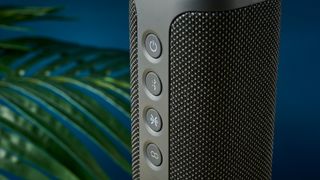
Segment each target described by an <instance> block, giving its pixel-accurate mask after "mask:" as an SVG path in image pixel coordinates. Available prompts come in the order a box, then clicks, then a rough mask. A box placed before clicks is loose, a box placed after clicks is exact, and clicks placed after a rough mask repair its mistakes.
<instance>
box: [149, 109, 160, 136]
mask: <svg viewBox="0 0 320 180" xmlns="http://www.w3.org/2000/svg"><path fill="white" fill-rule="evenodd" d="M146 122H147V124H148V126H149V127H150V128H151V129H152V130H153V131H155V132H159V131H160V130H161V128H162V119H161V116H160V115H159V113H158V112H157V111H156V110H155V109H148V111H147V114H146Z"/></svg>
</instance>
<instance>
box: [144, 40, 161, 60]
mask: <svg viewBox="0 0 320 180" xmlns="http://www.w3.org/2000/svg"><path fill="white" fill-rule="evenodd" d="M145 47H146V50H147V52H148V54H149V55H150V56H151V57H153V58H159V57H160V55H161V51H162V47H161V42H160V40H159V38H158V37H157V36H156V35H155V34H149V35H148V36H147V37H146V39H145Z"/></svg>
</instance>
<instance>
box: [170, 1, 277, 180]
mask: <svg viewBox="0 0 320 180" xmlns="http://www.w3.org/2000/svg"><path fill="white" fill-rule="evenodd" d="M279 18H280V2H279V1H278V0H267V1H264V2H262V3H259V4H255V5H252V6H249V7H246V8H241V9H236V10H230V11H223V12H214V13H213V12H210V13H208V12H188V13H185V14H182V15H180V16H179V17H178V18H177V19H176V20H175V21H174V22H173V24H172V25H171V30H170V36H171V37H170V67H169V70H170V75H169V76H170V82H169V85H170V87H169V90H170V98H169V111H170V112H169V116H170V119H169V126H170V129H169V131H170V135H169V176H170V179H183V180H185V179H236V180H239V179H250V180H251V179H254V180H261V179H270V178H271V169H272V148H273V130H274V114H275V89H276V87H275V85H276V75H277V65H278V46H279V44H278V42H279V21H280V19H279Z"/></svg>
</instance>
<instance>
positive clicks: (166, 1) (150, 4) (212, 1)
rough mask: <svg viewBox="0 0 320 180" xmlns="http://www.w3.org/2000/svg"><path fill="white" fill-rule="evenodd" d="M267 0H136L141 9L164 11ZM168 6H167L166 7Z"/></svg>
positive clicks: (231, 6) (228, 6)
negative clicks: (159, 9)
mask: <svg viewBox="0 0 320 180" xmlns="http://www.w3.org/2000/svg"><path fill="white" fill-rule="evenodd" d="M263 1H266V0H135V2H136V5H137V6H138V7H139V8H141V9H154V8H160V7H161V8H162V9H161V10H162V11H163V12H166V11H168V13H175V14H180V13H183V12H187V11H226V10H232V9H238V8H242V7H246V6H251V5H254V4H257V3H260V2H263ZM164 7H166V8H164Z"/></svg>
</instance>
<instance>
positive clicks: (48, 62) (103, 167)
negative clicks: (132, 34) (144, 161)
mask: <svg viewBox="0 0 320 180" xmlns="http://www.w3.org/2000/svg"><path fill="white" fill-rule="evenodd" d="M9 43H10V44H12V43H15V44H21V45H23V46H24V47H27V48H28V49H29V50H27V51H21V50H18V49H1V50H0V55H1V56H0V80H1V79H2V80H1V81H0V129H2V131H1V132H2V134H3V136H1V137H2V138H1V139H0V150H1V149H2V150H3V152H6V153H7V154H8V153H9V154H10V155H11V156H12V157H15V158H17V159H19V160H20V159H21V161H19V163H17V162H15V163H13V162H11V161H10V160H3V161H0V169H4V170H6V171H9V172H12V173H13V174H14V175H17V176H20V177H25V178H27V179H37V178H41V179H45V178H49V179H50V178H52V177H57V178H59V179H112V178H115V177H118V176H119V177H130V169H131V167H130V161H131V160H130V120H129V110H130V107H129V83H128V82H129V77H128V72H129V70H128V67H129V65H128V59H129V58H128V53H127V52H124V51H119V50H112V49H110V50H107V49H99V48H92V47H85V46H80V45H76V44H72V43H64V42H59V41H55V40H51V39H43V38H22V39H15V40H11V41H10V42H9ZM11 137H14V138H11ZM12 139H18V140H19V141H18V142H19V143H15V142H14V141H13V140H12ZM97 154H98V155H97ZM11 156H10V157H11ZM47 162H50V163H47ZM13 167H17V168H16V169H13ZM124 174H127V175H124Z"/></svg>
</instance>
